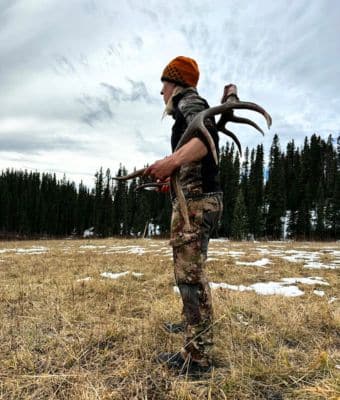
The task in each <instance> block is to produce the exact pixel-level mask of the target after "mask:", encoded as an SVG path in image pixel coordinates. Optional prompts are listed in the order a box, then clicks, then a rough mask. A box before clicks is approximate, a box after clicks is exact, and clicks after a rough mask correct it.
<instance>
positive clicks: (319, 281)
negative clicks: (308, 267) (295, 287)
mask: <svg viewBox="0 0 340 400" xmlns="http://www.w3.org/2000/svg"><path fill="white" fill-rule="evenodd" d="M281 281H282V282H285V283H288V284H290V283H302V284H305V285H326V286H329V283H327V282H325V281H324V280H323V278H320V277H319V276H311V277H309V278H282V279H281Z"/></svg>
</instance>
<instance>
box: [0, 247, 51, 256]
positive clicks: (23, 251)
mask: <svg viewBox="0 0 340 400" xmlns="http://www.w3.org/2000/svg"><path fill="white" fill-rule="evenodd" d="M48 250H49V249H48V248H47V247H43V246H37V247H28V248H25V249H23V248H16V249H0V254H4V253H16V254H44V253H47V252H48Z"/></svg>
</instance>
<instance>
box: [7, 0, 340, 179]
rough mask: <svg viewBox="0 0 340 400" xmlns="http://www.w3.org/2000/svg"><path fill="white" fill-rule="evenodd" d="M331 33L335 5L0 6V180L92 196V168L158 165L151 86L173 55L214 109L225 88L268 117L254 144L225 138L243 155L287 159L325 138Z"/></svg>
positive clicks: (326, 0)
mask: <svg viewBox="0 0 340 400" xmlns="http://www.w3.org/2000/svg"><path fill="white" fill-rule="evenodd" d="M339 21H340V1H336V0H294V1H293V0H276V1H272V0H252V1H249V0H243V1H240V0H235V1H234V0H221V1H218V0H216V1H214V0H212V1H209V2H207V1H206V0H197V1H190V0H186V1H183V0H171V1H163V0H159V1H155V0H149V1H147V2H143V1H140V0H126V1H122V0H115V1H112V0H72V1H69V0H67V1H66V0H58V1H57V0H43V1H42V0H0V170H2V169H5V168H15V169H28V170H37V171H41V172H57V173H58V174H59V175H58V176H60V174H63V173H65V174H66V176H67V178H69V179H70V180H74V181H75V182H77V183H79V182H80V180H83V181H84V182H85V183H86V184H87V185H88V186H92V185H93V181H94V178H93V176H94V173H95V172H96V171H97V170H98V169H99V168H100V167H101V166H102V167H103V168H104V170H105V169H106V168H110V169H111V171H112V173H115V172H116V171H117V169H118V167H119V164H120V163H121V164H123V165H124V166H126V167H127V168H128V169H129V170H131V169H132V168H133V167H134V166H136V167H137V168H141V167H143V166H144V165H145V164H146V163H151V162H153V161H155V160H157V159H160V158H163V157H164V156H165V155H167V154H168V153H169V152H170V129H171V125H172V120H171V118H170V117H167V118H166V119H164V120H163V121H162V120H161V117H162V113H163V108H164V105H163V102H162V98H161V96H160V94H159V92H160V88H161V84H160V74H161V72H162V70H163V68H164V67H165V65H166V64H167V63H168V62H169V61H170V60H171V59H172V58H174V57H176V56H178V55H185V56H189V57H192V58H195V59H196V60H197V62H198V64H199V66H200V70H201V78H200V81H199V85H198V90H199V92H200V94H201V95H202V96H204V97H206V98H207V100H208V102H209V103H210V105H217V104H218V103H219V102H220V98H221V94H222V92H223V86H224V85H225V84H227V83H230V82H233V83H235V84H237V86H238V90H239V96H240V98H241V99H242V100H248V101H253V102H257V103H259V104H261V105H262V106H263V107H265V108H266V109H267V111H269V112H270V113H271V115H272V117H273V126H272V128H271V130H270V131H267V130H266V135H265V137H264V138H263V137H262V136H261V135H260V134H258V133H257V132H256V131H255V130H253V129H252V128H250V127H249V128H248V127H241V128H240V127H236V126H232V125H230V129H231V130H234V132H236V133H237V134H238V136H239V139H240V142H241V144H242V146H243V147H244V148H245V147H246V146H248V147H250V148H252V147H255V146H256V145H258V144H260V143H263V144H264V145H265V152H266V154H267V153H268V151H269V148H270V145H271V143H272V139H273V135H274V134H275V133H277V134H278V135H279V137H280V143H281V148H282V149H283V150H284V149H285V145H286V144H287V142H288V141H290V140H291V139H294V140H295V141H296V143H297V144H299V145H301V144H302V143H303V140H304V138H305V136H310V135H312V134H313V133H315V132H316V133H318V134H319V135H321V136H322V137H324V138H327V137H328V135H329V134H332V135H333V137H334V138H335V137H337V136H338V135H339V134H340V78H339V76H340V39H339V38H340V23H339ZM239 114H243V115H246V116H252V117H253V118H254V120H255V121H256V122H257V123H259V124H260V125H261V126H262V127H263V128H265V121H264V119H262V117H260V116H257V115H254V114H253V113H251V112H244V111H243V112H242V111H241V112H239ZM228 126H229V125H228ZM221 143H222V144H223V143H225V139H224V138H223V139H222V140H221Z"/></svg>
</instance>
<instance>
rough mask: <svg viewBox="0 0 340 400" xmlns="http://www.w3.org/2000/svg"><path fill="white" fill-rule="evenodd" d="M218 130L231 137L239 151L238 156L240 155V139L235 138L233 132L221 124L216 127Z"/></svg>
mask: <svg viewBox="0 0 340 400" xmlns="http://www.w3.org/2000/svg"><path fill="white" fill-rule="evenodd" d="M218 131H219V132H222V133H224V134H225V135H227V136H229V137H231V138H232V139H233V141H234V142H235V143H236V146H237V149H238V151H239V153H240V156H242V148H241V143H240V141H239V140H238V139H237V137H236V135H235V133H233V132H231V131H230V130H229V129H227V128H226V127H225V126H221V127H220V128H218Z"/></svg>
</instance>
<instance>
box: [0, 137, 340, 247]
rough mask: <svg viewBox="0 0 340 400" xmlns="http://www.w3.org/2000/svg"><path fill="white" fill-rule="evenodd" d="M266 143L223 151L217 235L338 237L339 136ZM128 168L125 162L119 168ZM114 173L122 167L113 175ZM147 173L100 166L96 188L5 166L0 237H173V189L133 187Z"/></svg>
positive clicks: (0, 195)
mask: <svg viewBox="0 0 340 400" xmlns="http://www.w3.org/2000/svg"><path fill="white" fill-rule="evenodd" d="M268 156H269V157H268V160H269V161H268V163H267V164H266V165H265V162H264V159H265V155H264V151H263V146H262V145H259V146H257V148H255V149H251V150H250V149H248V148H246V149H245V153H244V157H243V161H242V162H241V160H240V157H239V153H238V151H237V149H236V148H235V147H234V145H233V144H232V145H229V144H227V145H226V147H222V148H221V151H220V180H221V187H222V190H223V193H224V199H223V203H224V210H223V216H222V221H221V226H220V229H219V232H217V233H216V235H218V236H222V237H227V238H231V239H235V240H243V239H260V240H261V239H271V240H280V239H286V238H287V239H289V238H290V239H296V240H338V239H339V238H340V137H338V138H336V139H334V138H333V137H332V136H331V135H330V136H329V137H328V139H327V140H324V139H322V138H321V137H320V136H318V135H316V134H314V135H312V136H311V137H310V138H308V137H306V138H305V140H304V144H303V146H301V148H300V147H297V146H296V145H295V143H294V140H292V141H290V142H289V143H288V144H287V147H286V149H285V151H281V148H280V143H279V137H278V136H277V135H275V136H274V138H273V142H272V145H271V148H270V154H269V155H268ZM127 173H128V171H126V169H125V168H124V166H121V167H120V168H119V170H118V171H117V175H118V176H121V175H125V174H127ZM115 175H116V174H115ZM141 183H142V182H141V179H140V178H137V179H133V180H132V181H129V182H126V181H125V182H122V181H114V180H113V179H112V174H111V171H110V170H109V169H108V170H106V171H103V168H100V170H99V171H97V173H96V174H95V185H94V188H93V189H91V190H90V189H89V188H87V187H86V186H85V185H84V184H83V183H80V184H79V186H78V187H77V186H76V185H75V184H74V183H73V182H69V181H68V180H67V179H66V177H64V178H63V179H61V180H58V179H57V178H56V175H55V174H47V173H42V174H41V173H39V172H31V171H16V170H10V169H7V170H5V171H2V172H1V174H0V238H3V239H5V238H13V237H17V238H36V237H67V236H70V235H74V236H83V234H84V231H85V230H87V229H89V228H92V229H91V231H93V232H94V233H95V234H96V235H97V236H98V237H108V236H124V237H129V236H147V235H149V236H150V235H151V236H152V235H160V236H168V235H169V228H170V215H171V201H170V196H169V194H164V193H158V192H155V191H149V190H137V191H136V190H135V189H136V187H137V186H138V185H139V184H141Z"/></svg>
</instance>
